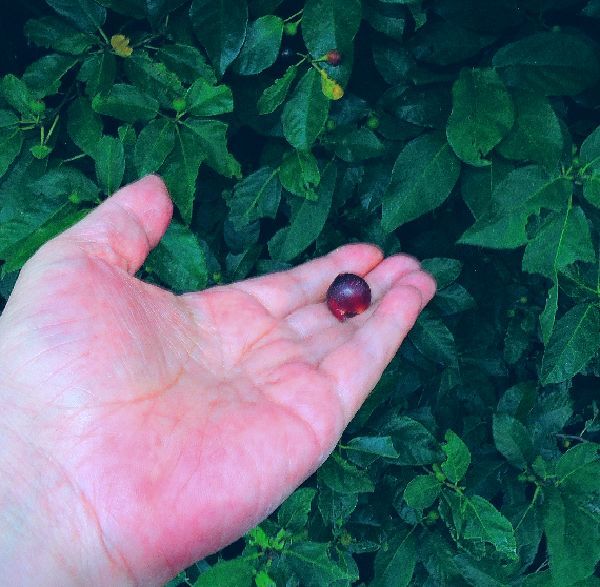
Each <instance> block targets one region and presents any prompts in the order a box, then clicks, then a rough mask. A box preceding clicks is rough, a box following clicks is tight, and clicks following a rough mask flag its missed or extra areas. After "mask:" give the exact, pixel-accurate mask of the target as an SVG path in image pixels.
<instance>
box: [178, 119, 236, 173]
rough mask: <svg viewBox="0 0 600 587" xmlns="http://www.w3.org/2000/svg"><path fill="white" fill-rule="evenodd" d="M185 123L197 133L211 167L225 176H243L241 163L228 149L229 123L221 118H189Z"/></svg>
mask: <svg viewBox="0 0 600 587" xmlns="http://www.w3.org/2000/svg"><path fill="white" fill-rule="evenodd" d="M185 125H186V126H187V128H189V129H190V130H191V131H193V132H194V133H195V134H196V136H197V138H198V144H199V146H200V148H201V150H202V152H203V153H204V155H205V157H206V162H207V163H208V165H210V167H212V168H213V169H214V170H215V171H216V172H217V173H219V174H220V175H223V176H224V177H237V178H240V177H241V172H240V164H239V163H238V162H237V161H236V160H235V158H234V157H233V156H232V155H231V154H230V153H229V151H228V150H227V128H228V127H227V124H225V123H224V122H221V121H220V120H202V119H197V118H188V119H187V120H186V122H185Z"/></svg>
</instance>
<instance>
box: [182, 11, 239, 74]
mask: <svg viewBox="0 0 600 587" xmlns="http://www.w3.org/2000/svg"><path fill="white" fill-rule="evenodd" d="M190 19H191V21H192V26H193V28H194V33H195V34H196V37H197V38H198V40H199V41H200V43H202V45H203V46H204V48H205V49H206V52H207V53H208V57H209V58H210V60H211V62H212V64H213V65H214V67H215V69H216V70H217V74H218V75H219V77H221V76H222V75H223V74H224V73H225V70H226V69H227V67H228V66H229V65H230V64H231V62H232V61H233V60H234V59H235V58H236V57H237V56H238V54H239V52H240V49H241V47H242V44H243V42H244V38H245V36H246V25H247V23H248V6H247V3H246V0H194V1H193V2H192V6H191V8H190Z"/></svg>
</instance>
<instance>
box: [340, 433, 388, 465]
mask: <svg viewBox="0 0 600 587" xmlns="http://www.w3.org/2000/svg"><path fill="white" fill-rule="evenodd" d="M346 449H347V450H352V451H357V452H361V453H365V454H369V455H376V456H378V457H384V458H388V459H395V458H398V456H399V455H398V451H397V450H396V448H395V447H394V443H393V441H392V437H391V436H357V437H355V438H353V439H352V440H350V441H349V442H348V444H347V445H346Z"/></svg>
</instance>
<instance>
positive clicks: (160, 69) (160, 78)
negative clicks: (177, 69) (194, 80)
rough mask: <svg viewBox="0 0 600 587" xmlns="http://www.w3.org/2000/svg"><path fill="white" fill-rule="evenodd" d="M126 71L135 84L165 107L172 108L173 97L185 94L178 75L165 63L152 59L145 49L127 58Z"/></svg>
mask: <svg viewBox="0 0 600 587" xmlns="http://www.w3.org/2000/svg"><path fill="white" fill-rule="evenodd" d="M125 72H126V74H127V78H128V79H129V81H130V82H131V83H132V84H133V85H135V86H136V87H137V88H141V89H143V91H144V94H146V95H148V96H152V97H153V98H155V99H156V100H158V102H159V104H160V105H161V106H162V107H163V108H170V107H171V103H172V101H173V99H174V98H178V97H179V96H181V95H182V94H183V86H182V85H181V81H180V80H179V78H178V77H177V75H176V74H174V73H173V72H172V71H169V70H168V69H167V67H166V66H165V64H164V63H161V62H160V61H154V60H153V59H151V58H150V57H149V55H148V54H147V53H146V52H144V51H143V50H136V51H135V52H134V53H133V55H131V56H130V57H128V58H127V59H125Z"/></svg>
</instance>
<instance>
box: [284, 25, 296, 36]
mask: <svg viewBox="0 0 600 587" xmlns="http://www.w3.org/2000/svg"><path fill="white" fill-rule="evenodd" d="M297 32H298V22H286V23H285V24H284V25H283V34H284V35H288V36H289V37H293V36H294V35H295V34H296V33H297Z"/></svg>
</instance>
